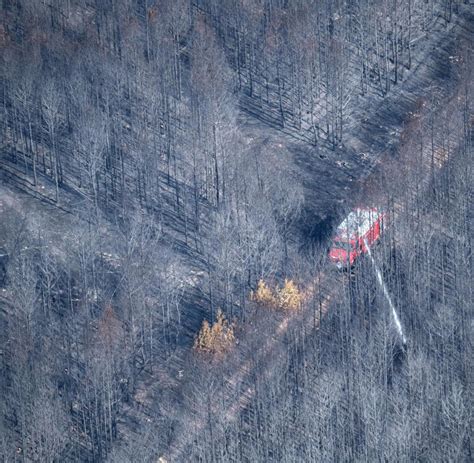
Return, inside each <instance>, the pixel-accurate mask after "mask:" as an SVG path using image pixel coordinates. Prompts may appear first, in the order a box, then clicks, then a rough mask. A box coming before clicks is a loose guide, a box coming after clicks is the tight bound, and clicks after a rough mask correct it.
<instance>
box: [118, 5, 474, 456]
mask: <svg viewBox="0 0 474 463" xmlns="http://www.w3.org/2000/svg"><path fill="white" fill-rule="evenodd" d="M473 19H474V14H473V12H472V11H470V10H468V8H467V7H466V8H465V9H464V10H463V12H462V14H460V15H459V16H458V17H457V19H456V21H454V22H453V23H452V24H449V25H447V26H446V25H444V24H439V25H438V26H439V30H438V33H437V34H435V39H434V41H433V42H431V43H430V45H429V48H428V50H425V53H421V54H419V55H418V56H417V58H418V59H417V60H416V61H414V66H413V68H412V70H411V71H410V72H407V73H406V75H405V80H404V82H403V83H402V84H400V85H398V86H394V87H393V88H392V90H391V92H390V93H389V95H387V96H386V97H384V98H382V97H381V96H377V95H374V97H373V98H372V99H366V100H364V101H365V102H363V100H362V98H361V99H360V100H361V101H360V105H359V106H357V104H356V110H355V111H354V113H353V114H352V116H351V120H350V122H349V123H348V125H347V126H346V132H345V136H344V142H343V143H342V144H341V145H339V146H337V147H335V148H334V149H333V148H332V147H331V146H330V145H329V144H325V143H321V144H319V145H318V146H314V145H310V144H309V143H307V142H305V141H302V140H301V138H300V137H298V136H297V135H296V134H295V133H293V132H291V131H286V130H282V128H281V127H280V126H279V125H278V123H276V122H275V123H273V122H272V118H271V117H270V118H269V117H264V116H262V114H261V113H259V112H258V111H256V110H254V109H252V106H251V102H250V101H249V98H247V97H245V96H244V97H242V102H241V109H242V112H241V115H240V121H239V122H240V126H241V130H242V131H243V132H244V134H245V135H246V136H247V137H248V139H249V142H250V143H252V144H253V146H255V149H256V150H259V149H263V148H266V149H268V147H270V148H271V149H275V150H281V151H282V155H285V156H289V158H290V159H291V161H292V165H293V166H294V170H293V172H292V175H293V176H294V178H295V181H298V182H301V184H302V185H303V187H304V195H305V205H304V214H303V216H302V218H301V220H300V221H299V222H298V223H297V224H296V226H295V232H296V241H299V242H300V243H303V244H304V243H309V242H312V241H320V240H321V239H322V238H324V237H327V236H328V235H329V234H330V232H331V229H332V227H333V225H334V222H335V221H336V220H337V219H338V218H339V217H340V216H341V215H342V214H343V213H344V211H346V210H347V209H349V208H351V207H352V206H353V205H354V203H355V202H358V201H360V199H358V192H359V191H360V190H361V188H362V184H364V182H365V181H366V179H367V178H368V177H369V176H370V175H371V173H372V172H373V171H374V169H375V168H376V167H377V165H378V163H379V162H380V161H381V160H382V159H386V158H387V157H395V156H397V153H398V149H399V146H400V144H401V143H402V138H403V136H404V132H405V131H406V130H408V126H409V124H410V123H411V121H412V120H413V115H414V114H416V113H417V112H419V111H421V110H422V108H423V102H424V101H425V100H428V99H429V98H431V97H432V96H433V95H434V94H435V93H436V94H437V95H438V96H439V98H440V99H441V100H443V99H449V97H450V96H452V94H453V92H454V91H455V89H456V88H457V87H458V85H459V77H460V75H459V72H458V63H457V62H456V60H453V59H452V58H453V56H454V57H455V56H458V54H459V50H460V49H462V48H463V47H466V45H468V44H469V43H471V41H472V34H473ZM274 120H276V119H274ZM250 352H251V351H250ZM183 353H184V355H186V351H183ZM244 359H245V353H244V352H242V355H241V358H240V361H242V362H244ZM180 365H181V366H184V368H187V367H189V364H188V363H186V362H184V363H180ZM180 371H181V370H180ZM180 371H175V372H174V374H172V375H170V377H173V378H175V379H176V380H175V381H173V386H171V384H170V386H171V389H173V388H176V390H175V392H173V391H172V390H171V389H168V390H166V389H167V388H166V387H165V388H164V389H162V388H161V387H159V386H157V385H156V382H155V381H154V377H153V375H152V374H151V375H147V377H146V378H144V381H143V383H142V384H141V391H142V394H143V395H142V402H141V403H140V404H139V405H137V404H130V406H129V407H127V410H126V411H125V413H124V415H123V420H122V424H121V426H120V435H121V442H119V445H120V446H121V447H130V448H133V447H134V444H137V442H138V441H141V440H142V438H143V437H142V436H140V429H141V428H140V423H146V422H148V423H149V422H150V420H152V421H153V422H154V423H156V432H157V433H159V432H160V431H163V432H166V429H169V428H167V426H168V425H169V424H170V423H173V424H172V428H173V429H174V432H172V435H169V436H168V438H169V439H170V445H171V448H173V454H174V455H177V454H180V452H181V451H183V452H185V447H186V445H189V444H190V443H191V441H190V440H187V439H191V440H192V437H189V438H188V437H187V436H184V437H183V434H186V433H187V431H186V430H187V429H188V430H189V427H191V428H192V426H193V425H192V422H191V424H190V423H188V424H187V425H186V420H189V419H190V417H191V416H192V415H193V413H192V411H191V410H189V413H187V412H186V410H181V411H180V412H177V411H176V410H172V411H170V410H169V409H168V410H167V408H168V407H171V408H173V405H169V404H174V405H175V406H176V407H182V406H183V403H182V402H181V401H180V400H176V398H177V397H180V396H181V395H182V393H180V392H179V391H183V390H184V391H186V390H187V389H188V387H189V381H191V382H192V381H194V380H195V378H194V377H193V376H192V375H191V376H188V375H187V373H186V372H185V373H184V375H183V376H182V377H180ZM171 397H173V400H171V402H169V404H168V407H166V406H163V403H162V402H163V399H164V398H165V401H166V400H170V399H171ZM191 434H192V433H191ZM177 447H180V449H178V450H177ZM157 450H158V449H157ZM161 452H162V453H166V449H161ZM162 453H160V452H158V453H157V455H160V454H162ZM183 455H185V453H181V456H183ZM177 461H179V460H177Z"/></svg>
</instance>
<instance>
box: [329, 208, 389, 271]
mask: <svg viewBox="0 0 474 463" xmlns="http://www.w3.org/2000/svg"><path fill="white" fill-rule="evenodd" d="M384 217H385V214H384V213H383V212H382V211H380V210H378V209H376V208H371V209H362V208H358V209H355V210H353V211H351V213H350V214H349V215H348V216H347V217H346V218H345V219H344V221H343V222H342V223H341V224H340V225H339V226H338V227H337V230H336V236H335V237H334V239H333V240H332V245H331V249H330V250H329V260H330V261H331V262H334V263H335V264H336V266H337V267H338V268H343V267H352V266H353V265H354V263H355V260H356V259H357V257H358V256H360V255H361V254H363V253H366V252H367V247H366V245H365V241H367V244H368V245H369V246H371V245H372V244H373V243H375V242H376V241H377V240H378V239H379V238H380V233H381V231H382V229H383V221H384Z"/></svg>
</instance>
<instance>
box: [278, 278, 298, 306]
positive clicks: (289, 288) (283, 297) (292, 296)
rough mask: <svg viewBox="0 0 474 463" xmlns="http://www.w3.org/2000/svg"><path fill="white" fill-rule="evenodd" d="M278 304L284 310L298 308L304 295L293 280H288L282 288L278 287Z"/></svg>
mask: <svg viewBox="0 0 474 463" xmlns="http://www.w3.org/2000/svg"><path fill="white" fill-rule="evenodd" d="M276 293H277V299H278V306H279V307H280V308H281V309H283V310H298V309H299V308H300V307H301V303H302V302H303V296H302V293H301V291H300V290H299V288H298V286H296V284H295V283H294V281H293V280H286V279H285V284H284V285H283V287H282V288H277V290H276Z"/></svg>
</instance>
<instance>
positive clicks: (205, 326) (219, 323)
mask: <svg viewBox="0 0 474 463" xmlns="http://www.w3.org/2000/svg"><path fill="white" fill-rule="evenodd" d="M234 341H235V335H234V324H233V323H229V322H228V321H227V320H226V318H225V315H224V313H223V312H222V310H221V309H219V310H218V311H217V319H216V321H215V322H214V323H213V324H212V326H211V325H210V324H209V322H208V321H207V320H204V322H203V323H202V327H201V329H200V330H199V333H198V335H197V336H196V339H195V341H194V349H195V350H198V351H201V352H209V353H223V352H225V351H227V350H229V349H230V348H231V347H232V346H233V344H234Z"/></svg>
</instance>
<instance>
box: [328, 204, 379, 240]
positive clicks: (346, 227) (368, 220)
mask: <svg viewBox="0 0 474 463" xmlns="http://www.w3.org/2000/svg"><path fill="white" fill-rule="evenodd" d="M379 215H380V213H379V211H377V209H360V208H358V209H354V210H353V211H351V212H350V214H349V215H348V216H347V217H346V218H345V219H344V221H343V222H342V223H341V224H340V225H339V226H338V227H337V231H336V237H337V238H338V239H340V240H347V241H350V240H354V239H356V238H357V237H358V236H363V235H365V234H366V233H367V232H368V231H369V230H370V227H372V225H374V224H375V222H376V221H377V219H378V218H379Z"/></svg>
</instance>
